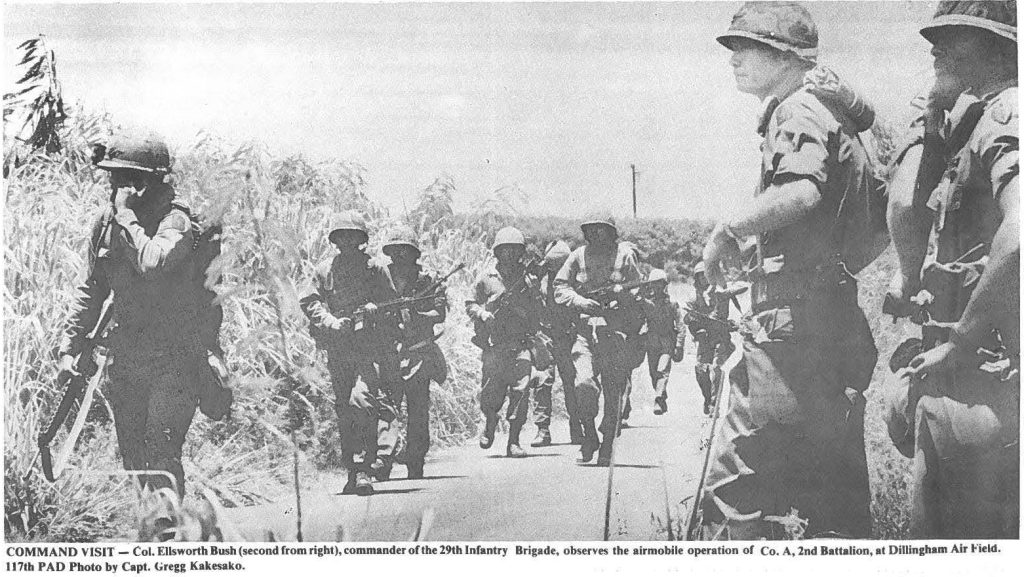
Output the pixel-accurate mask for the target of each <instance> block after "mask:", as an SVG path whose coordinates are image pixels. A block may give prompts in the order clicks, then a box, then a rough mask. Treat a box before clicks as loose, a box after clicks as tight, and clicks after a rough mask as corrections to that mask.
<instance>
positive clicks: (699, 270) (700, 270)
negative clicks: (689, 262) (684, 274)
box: [693, 260, 707, 276]
mask: <svg viewBox="0 0 1024 577" xmlns="http://www.w3.org/2000/svg"><path fill="white" fill-rule="evenodd" d="M706 271H707V266H705V265H704V261H702V260H699V261H697V264H695V265H693V276H697V275H699V274H705V273H706Z"/></svg>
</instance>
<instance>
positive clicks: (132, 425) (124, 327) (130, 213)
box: [60, 135, 210, 496]
mask: <svg viewBox="0 0 1024 577" xmlns="http://www.w3.org/2000/svg"><path fill="white" fill-rule="evenodd" d="M99 152H100V153H102V159H100V160H99V161H98V163H97V166H98V167H99V168H102V169H104V170H106V171H108V172H109V176H110V188H111V196H110V205H109V206H108V207H107V208H106V209H105V210H104V212H103V214H102V216H101V217H100V218H99V219H98V221H97V223H96V225H95V226H94V227H93V233H92V244H91V246H90V252H89V263H90V267H89V274H88V278H87V280H86V282H85V284H84V285H82V286H81V287H79V296H78V299H77V303H76V308H77V311H76V312H75V313H74V315H73V316H72V318H71V321H70V327H69V330H68V338H67V339H66V340H65V342H64V346H63V347H62V353H61V358H60V370H61V371H73V368H72V367H73V366H74V358H75V357H76V356H77V355H78V354H79V353H80V352H81V349H82V345H83V344H84V341H85V339H86V338H87V335H88V333H89V332H90V331H91V330H92V328H93V327H94V326H95V325H96V324H97V322H98V321H99V318H100V313H101V309H102V307H103V303H104V301H106V300H107V297H108V296H110V295H111V293H113V301H112V304H111V306H113V311H114V318H115V319H116V326H115V327H113V329H112V330H111V331H110V335H109V337H108V340H107V343H108V345H109V348H110V353H109V355H110V359H111V363H110V365H109V366H110V373H109V374H110V401H111V407H112V409H113V413H114V426H115V429H116V431H117V443H118V448H119V449H120V453H121V460H122V462H123V465H124V468H125V469H127V470H130V471H166V472H167V473H168V474H169V475H167V476H164V475H160V474H145V475H140V477H139V481H140V483H141V484H142V485H143V486H149V487H151V488H154V489H155V488H161V487H169V486H171V481H170V477H173V479H174V484H175V485H176V489H177V492H178V495H179V496H184V494H185V473H184V469H183V468H182V464H181V447H182V444H183V443H184V442H185V435H186V434H187V433H188V429H189V427H190V426H191V424H192V417H193V416H194V415H195V410H196V405H197V402H198V398H199V394H200V392H201V390H202V387H203V386H204V383H206V381H207V380H208V379H209V378H210V365H209V364H208V363H207V350H206V346H204V342H203V341H204V339H203V337H202V335H201V334H200V330H201V325H200V323H199V317H200V315H201V314H202V313H201V311H200V310H199V309H198V304H199V303H197V301H196V299H195V295H194V292H193V291H194V287H195V286H196V279H194V278H193V275H195V274H205V271H198V272H197V271H195V270H194V269H193V267H191V266H189V265H190V263H191V260H192V258H193V248H194V241H195V236H194V234H193V229H192V223H191V220H190V218H189V213H188V211H187V209H185V208H184V207H183V206H181V205H179V204H177V203H176V202H175V192H174V188H173V187H172V186H171V185H169V184H167V183H165V182H164V176H165V175H167V174H168V173H169V172H170V154H169V153H168V150H167V145H166V144H165V143H164V142H163V140H162V139H160V138H158V137H156V136H145V137H139V136H134V135H120V136H116V137H115V138H113V139H112V140H111V141H110V142H109V144H108V145H107V146H106V147H105V149H102V148H101V149H100V150H99ZM200 282H201V281H200Z"/></svg>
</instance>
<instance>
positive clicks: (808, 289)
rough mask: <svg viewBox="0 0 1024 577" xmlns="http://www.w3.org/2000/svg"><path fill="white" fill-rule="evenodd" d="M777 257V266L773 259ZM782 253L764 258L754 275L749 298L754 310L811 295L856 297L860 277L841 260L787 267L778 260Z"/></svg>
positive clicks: (780, 304) (758, 310) (803, 300)
mask: <svg viewBox="0 0 1024 577" xmlns="http://www.w3.org/2000/svg"><path fill="white" fill-rule="evenodd" d="M773 258H774V259H776V261H777V262H776V263H775V264H776V265H777V266H776V267H775V268H776V270H774V271H772V272H767V273H765V272H761V271H764V270H765V269H767V270H771V269H772V267H771V266H770V265H771V264H772V263H771V261H772V260H773ZM781 258H782V257H771V258H766V259H765V261H766V262H765V266H763V267H762V268H760V269H758V271H759V274H757V275H754V276H752V278H751V280H752V283H751V286H750V293H751V296H750V302H751V307H752V308H753V312H754V314H758V313H761V312H764V311H766V310H770V309H775V308H781V307H788V306H792V305H795V304H799V303H802V302H805V301H807V300H808V299H809V298H810V297H811V296H812V295H822V294H824V295H832V296H834V297H847V298H852V299H853V301H854V302H856V299H857V279H856V278H854V277H853V275H851V274H850V272H849V271H848V270H846V266H845V265H844V264H843V263H842V262H835V263H827V264H823V265H819V266H816V267H814V268H804V269H798V270H787V269H785V268H784V267H783V266H781V264H779V262H778V261H781Z"/></svg>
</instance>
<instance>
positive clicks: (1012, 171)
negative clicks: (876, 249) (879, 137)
mask: <svg viewBox="0 0 1024 577" xmlns="http://www.w3.org/2000/svg"><path fill="white" fill-rule="evenodd" d="M1016 14H1017V9H1016V2H1012V1H1011V2H977V1H965V2H940V3H939V7H938V10H937V11H936V13H935V17H934V19H933V20H932V21H931V22H930V23H929V24H928V25H927V26H925V27H924V28H922V29H921V34H922V35H923V36H924V37H925V38H926V39H927V40H928V41H929V42H931V44H932V54H933V55H934V57H935V75H936V84H935V87H934V89H933V90H932V93H931V95H930V97H929V99H928V103H927V106H926V107H925V110H924V112H923V114H922V116H921V118H920V119H919V120H918V121H916V122H915V123H914V125H913V126H912V130H911V134H910V136H911V139H910V140H909V142H908V143H907V146H905V147H904V149H903V151H902V153H901V154H900V156H899V158H897V162H898V163H899V167H898V169H897V172H896V175H895V177H894V180H893V184H892V187H891V188H890V205H889V220H890V223H891V229H892V235H893V241H894V244H895V246H896V249H897V253H898V255H899V257H900V269H901V274H900V275H899V276H898V277H897V279H896V281H895V282H894V286H893V288H892V289H891V291H890V293H889V295H887V302H886V305H887V308H890V310H889V311H888V312H893V313H894V314H896V316H905V315H909V316H912V318H913V319H914V320H915V322H918V323H919V324H921V325H922V328H921V339H920V341H919V342H918V346H919V347H920V348H921V349H923V352H921V353H920V354H918V355H917V356H916V357H914V358H913V359H912V360H911V361H910V363H909V367H908V368H906V369H904V370H902V371H899V372H898V373H897V382H898V383H897V385H898V386H897V387H896V388H895V389H896V390H895V393H896V394H895V398H894V399H893V402H892V404H891V410H890V412H889V414H888V417H887V421H888V425H889V431H890V434H891V435H892V437H893V440H894V441H895V442H896V445H897V447H898V448H899V450H900V451H901V452H903V454H904V455H906V456H908V457H912V458H913V459H914V481H913V490H912V493H913V510H912V515H911V531H912V533H913V535H914V536H915V537H918V538H931V539H953V538H959V539H981V538H1003V539H1016V538H1017V537H1018V534H1019V529H1020V525H1019V523H1020V521H1019V512H1020V494H1019V479H1020V444H1019V439H1020V429H1019V412H1020V332H1019V331H1020V301H1019V299H1018V294H1019V291H1020V286H1019V274H1020V228H1019V225H1020V214H1019V212H1018V204H1019V202H1020V197H1019V195H1020V191H1019V189H1018V174H1019V170H1020V168H1019V164H1018V160H1017V147H1018V132H1017V130H1018V123H1017V118H1018V116H1017V115H1018V112H1017V98H1018V96H1017V15H1016ZM929 224H930V226H929ZM929 229H930V230H929ZM930 232H931V233H932V234H933V235H934V236H933V237H932V238H933V239H934V246H935V250H934V252H933V253H931V254H929V255H928V256H927V258H926V254H928V253H929V251H928V245H929V236H930V235H929V233H930ZM912 301H913V302H912ZM893 368H894V369H895V368H898V367H895V366H894V367H893Z"/></svg>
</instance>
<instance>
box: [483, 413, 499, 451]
mask: <svg viewBox="0 0 1024 577" xmlns="http://www.w3.org/2000/svg"><path fill="white" fill-rule="evenodd" d="M497 426H498V417H497V416H494V417H491V416H488V417H487V421H486V422H485V423H484V432H483V433H481V434H480V448H481V449H490V448H491V445H493V444H494V429H495V427H497Z"/></svg>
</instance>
